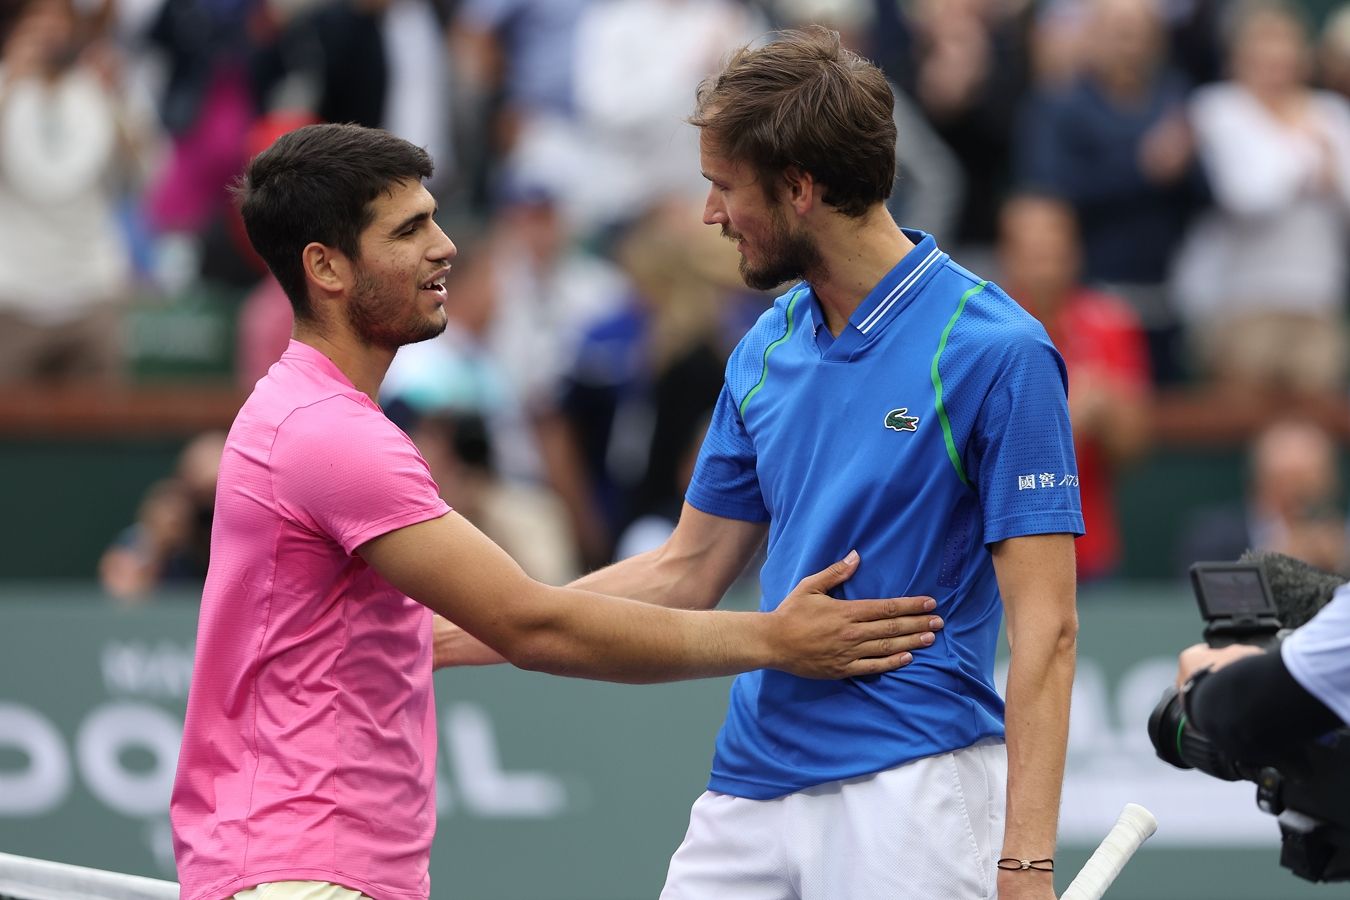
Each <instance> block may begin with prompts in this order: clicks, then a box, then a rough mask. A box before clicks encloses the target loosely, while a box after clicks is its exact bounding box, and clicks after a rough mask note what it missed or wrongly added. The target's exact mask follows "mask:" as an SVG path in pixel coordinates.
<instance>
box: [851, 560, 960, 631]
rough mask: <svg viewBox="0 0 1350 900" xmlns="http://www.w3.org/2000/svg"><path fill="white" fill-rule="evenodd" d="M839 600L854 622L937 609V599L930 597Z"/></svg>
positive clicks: (910, 614) (891, 617) (909, 614)
mask: <svg viewBox="0 0 1350 900" xmlns="http://www.w3.org/2000/svg"><path fill="white" fill-rule="evenodd" d="M836 565H837V564H836ZM840 602H844V603H847V604H848V607H847V610H848V614H849V617H850V618H851V619H853V621H855V622H872V621H876V620H879V619H894V618H897V617H903V616H912V615H916V614H918V613H925V612H931V611H932V610H934V609H937V601H936V600H934V599H933V598H932V597H887V598H886V599H884V600H847V601H840Z"/></svg>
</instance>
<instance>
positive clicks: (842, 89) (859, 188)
mask: <svg viewBox="0 0 1350 900" xmlns="http://www.w3.org/2000/svg"><path fill="white" fill-rule="evenodd" d="M894 105H895V98H894V96H893V95H892V94H891V88H890V85H889V84H887V83H886V77H885V76H884V75H883V74H882V73H881V70H880V69H878V68H877V67H876V66H874V65H872V64H871V63H869V62H868V61H867V60H865V59H863V58H862V57H860V56H859V55H858V54H856V53H854V52H853V51H851V50H846V49H844V48H843V47H842V46H841V45H840V43H839V33H838V32H835V31H830V30H829V29H827V28H822V27H820V26H812V27H809V28H805V29H802V30H794V31H785V32H782V33H781V34H780V35H779V36H778V37H777V39H776V40H774V41H772V42H771V43H768V44H765V45H764V46H762V47H742V48H741V49H740V50H737V51H736V52H735V53H734V54H732V56H731V58H730V60H728V62H727V64H726V67H725V68H723V70H722V71H721V72H720V73H719V74H717V75H714V76H711V77H710V78H708V79H707V80H705V81H704V82H703V84H701V85H699V89H698V95H697V105H696V107H695V110H694V114H693V115H692V116H690V118H689V122H690V123H691V124H693V125H696V126H697V127H699V128H701V129H703V132H704V135H705V138H706V139H708V140H710V141H711V142H712V145H713V146H714V147H715V148H716V149H717V151H718V153H719V154H720V155H723V156H726V157H728V158H730V159H733V160H736V161H738V162H745V163H748V164H750V165H751V166H753V167H754V168H755V169H756V170H757V171H758V172H759V175H760V181H761V182H762V183H763V184H764V186H765V188H766V190H767V191H768V192H769V195H770V196H777V186H778V184H779V179H780V177H781V174H782V172H783V171H784V170H785V169H787V168H788V167H790V166H796V167H798V168H800V169H802V170H803V171H805V172H809V173H810V174H811V176H812V177H813V178H815V180H816V181H817V182H819V183H820V184H821V185H822V186H823V187H824V188H825V194H824V199H825V202H826V203H828V204H830V205H831V206H833V207H835V208H836V209H838V210H839V211H840V212H841V213H843V214H844V215H846V216H853V217H858V216H861V215H863V213H865V212H866V211H867V210H868V209H869V208H870V207H871V206H873V205H875V204H877V203H882V202H885V200H886V198H887V197H889V196H890V194H891V188H892V186H893V185H894V182H895V119H894Z"/></svg>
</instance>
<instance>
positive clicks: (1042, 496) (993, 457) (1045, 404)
mask: <svg viewBox="0 0 1350 900" xmlns="http://www.w3.org/2000/svg"><path fill="white" fill-rule="evenodd" d="M1038 330H1040V329H1039V328H1038ZM999 352H1000V356H999V358H998V359H997V362H996V363H995V373H994V376H993V379H992V381H991V382H990V384H989V390H988V393H987V394H986V395H985V400H984V403H983V404H982V405H981V406H980V409H979V411H978V413H977V414H976V418H975V429H974V432H973V434H972V435H971V437H972V441H971V448H972V449H973V451H974V452H973V453H971V454H968V456H969V459H968V463H967V464H968V466H969V477H970V480H971V483H972V485H973V486H974V487H975V489H976V490H977V491H978V493H979V497H980V508H981V511H982V515H983V518H984V540H985V542H986V543H990V544H992V543H994V542H996V541H1001V540H1003V539H1004V538H1009V537H1020V536H1023V535H1029V534H1057V533H1068V534H1082V533H1083V513H1082V506H1081V503H1080V501H1079V493H1078V463H1077V461H1076V460H1075V457H1074V452H1073V431H1072V429H1071V427H1070V425H1069V403H1068V378H1067V375H1066V373H1065V369H1064V360H1063V359H1062V358H1060V355H1059V352H1058V351H1057V350H1055V348H1054V345H1052V344H1051V343H1050V339H1049V338H1048V337H1046V336H1045V334H1044V331H1043V330H1040V334H1039V335H1036V334H1033V333H1028V332H1019V333H1017V334H1014V335H1012V336H1011V339H1010V340H1009V341H1008V342H1007V343H1004V344H1003V345H1002V346H1001V347H1000V348H999Z"/></svg>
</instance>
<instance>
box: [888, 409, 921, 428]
mask: <svg viewBox="0 0 1350 900" xmlns="http://www.w3.org/2000/svg"><path fill="white" fill-rule="evenodd" d="M908 412H909V407H908V406H902V407H900V408H899V409H893V410H891V411H890V412H888V413H886V418H885V419H884V420H883V421H882V423H881V424H883V425H885V426H886V427H887V428H889V429H890V430H891V431H916V430H918V427H919V417H918V416H911V415H907V413H908Z"/></svg>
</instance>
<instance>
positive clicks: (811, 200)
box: [783, 166, 820, 216]
mask: <svg viewBox="0 0 1350 900" xmlns="http://www.w3.org/2000/svg"><path fill="white" fill-rule="evenodd" d="M783 198H784V199H785V200H786V201H787V202H788V203H789V204H791V206H792V208H793V209H794V210H795V211H796V212H797V215H799V216H804V215H806V214H807V213H809V212H811V210H812V209H814V208H815V207H816V206H817V205H818V204H819V203H820V195H819V185H817V184H816V179H815V177H814V176H813V175H812V174H811V173H810V172H808V171H806V170H805V169H802V168H799V167H798V166H788V167H787V168H786V169H784V170H783Z"/></svg>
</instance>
